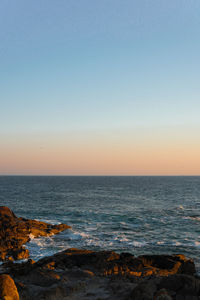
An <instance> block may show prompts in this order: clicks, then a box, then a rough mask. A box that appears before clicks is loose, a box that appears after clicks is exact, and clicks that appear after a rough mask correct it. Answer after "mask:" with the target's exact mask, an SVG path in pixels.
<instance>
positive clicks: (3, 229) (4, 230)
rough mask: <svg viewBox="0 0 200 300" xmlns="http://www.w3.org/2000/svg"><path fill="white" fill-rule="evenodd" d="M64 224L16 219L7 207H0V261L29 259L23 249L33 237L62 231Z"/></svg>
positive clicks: (65, 226) (64, 228) (26, 251)
mask: <svg viewBox="0 0 200 300" xmlns="http://www.w3.org/2000/svg"><path fill="white" fill-rule="evenodd" d="M68 228H71V227H70V226H68V225H66V224H59V225H52V224H48V223H45V222H40V221H36V220H29V219H25V218H18V217H17V216H16V215H15V214H14V213H13V212H12V211H11V210H10V209H9V208H8V207H6V206H0V260H2V261H4V260H13V259H14V260H17V259H24V258H28V257H29V252H28V250H27V249H25V248H24V247H23V245H24V244H26V243H27V242H28V241H29V240H30V235H32V236H34V237H39V236H48V235H52V234H57V233H59V232H61V231H64V230H66V229H68Z"/></svg>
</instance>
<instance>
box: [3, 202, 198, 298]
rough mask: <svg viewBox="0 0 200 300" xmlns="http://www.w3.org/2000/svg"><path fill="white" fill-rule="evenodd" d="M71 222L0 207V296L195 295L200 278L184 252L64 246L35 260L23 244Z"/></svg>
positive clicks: (160, 296)
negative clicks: (140, 252)
mask: <svg viewBox="0 0 200 300" xmlns="http://www.w3.org/2000/svg"><path fill="white" fill-rule="evenodd" d="M67 228H70V226H67V225H65V224H60V225H51V224H47V223H45V222H38V221H35V220H28V219H25V218H18V217H16V216H15V214H14V213H13V212H12V211H11V210H10V209H9V208H8V207H4V206H1V207H0V260H2V261H4V262H3V263H2V264H1V265H0V299H4V300H19V299H20V300H40V299H41V300H42V299H43V300H44V299H46V300H47V299H48V300H58V299H59V300H62V299H63V300H86V299H90V300H199V299H200V278H198V277H197V276H196V275H195V274H196V270H195V265H194V262H193V261H192V260H191V259H187V258H186V257H185V256H184V255H142V256H139V257H135V256H134V255H132V254H130V253H121V254H118V253H116V252H113V251H98V252H97V251H91V250H80V249H73V248H71V249H67V250H65V251H62V252H60V253H57V254H55V255H53V256H49V257H44V258H42V259H40V260H39V261H38V262H35V261H33V260H32V259H29V260H28V261H27V262H22V263H14V262H13V260H15V259H20V258H26V257H28V256H29V253H28V250H26V249H25V248H24V247H23V245H24V244H25V243H26V242H28V241H29V239H30V235H33V236H35V237H39V236H46V235H51V234H56V233H59V232H60V231H63V230H65V229H67Z"/></svg>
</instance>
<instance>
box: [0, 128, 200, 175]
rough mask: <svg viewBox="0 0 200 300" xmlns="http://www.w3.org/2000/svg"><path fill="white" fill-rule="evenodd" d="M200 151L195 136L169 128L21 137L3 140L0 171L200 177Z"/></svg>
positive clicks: (10, 172)
mask: <svg viewBox="0 0 200 300" xmlns="http://www.w3.org/2000/svg"><path fill="white" fill-rule="evenodd" d="M186 140H187V143H186V142H185V141H186ZM199 153H200V142H199V141H197V139H195V136H190V138H189V137H188V136H187V139H185V138H184V135H182V136H181V135H178V134H173V135H169V134H168V133H167V132H165V134H164V135H161V134H153V133H151V134H147V133H145V134H144V133H142V132H140V134H136V133H133V134H132V135H131V134H130V133H128V134H124V133H120V134H113V135H110V134H107V135H100V134H99V135H96V136H95V135H94V134H91V135H90V134H89V135H85V136H84V135H82V136H81V135H78V136H75V137H71V136H70V137H69V136H67V135H66V136H56V137H53V138H51V137H49V136H45V137H44V136H43V137H40V138H38V137H36V136H35V137H34V136H32V137H24V136H23V137H15V139H14V138H10V139H7V140H6V141H4V143H3V146H2V147H1V149H0V174H2V175H3V174H8V175H9V174H11V175H12V174H21V175H23V174H25V175H32V174H33V175H200V155H199Z"/></svg>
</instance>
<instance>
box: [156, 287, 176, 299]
mask: <svg viewBox="0 0 200 300" xmlns="http://www.w3.org/2000/svg"><path fill="white" fill-rule="evenodd" d="M153 300H172V297H171V296H170V294H169V293H168V292H167V291H166V290H165V289H161V290H159V291H157V292H156V294H155V296H154V298H153Z"/></svg>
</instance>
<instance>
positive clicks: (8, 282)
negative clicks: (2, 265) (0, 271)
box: [0, 274, 19, 300]
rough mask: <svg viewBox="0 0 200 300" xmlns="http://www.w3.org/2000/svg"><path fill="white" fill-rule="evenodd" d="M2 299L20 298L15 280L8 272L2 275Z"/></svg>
mask: <svg viewBox="0 0 200 300" xmlns="http://www.w3.org/2000/svg"><path fill="white" fill-rule="evenodd" d="M0 299H5V300H19V294H18V291H17V288H16V285H15V283H14V280H13V279H12V278H11V277H10V276H9V275H7V274H4V275H0Z"/></svg>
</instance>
